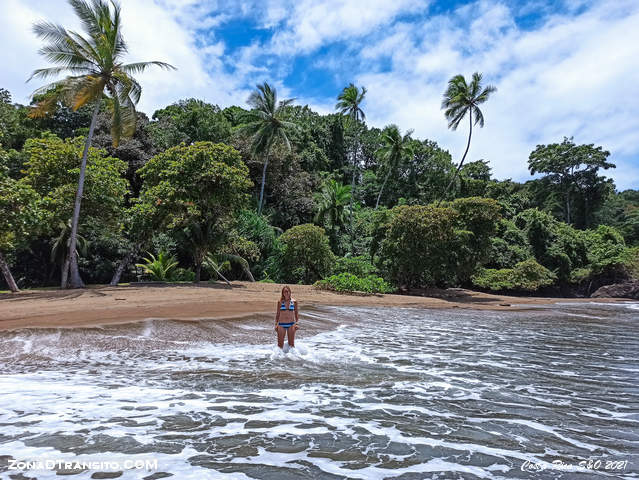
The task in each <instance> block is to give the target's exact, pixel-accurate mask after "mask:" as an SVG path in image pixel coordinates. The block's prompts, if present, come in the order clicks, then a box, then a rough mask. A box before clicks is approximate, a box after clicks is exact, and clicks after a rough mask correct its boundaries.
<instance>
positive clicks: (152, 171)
mask: <svg viewBox="0 0 639 480" xmlns="http://www.w3.org/2000/svg"><path fill="white" fill-rule="evenodd" d="M140 175H141V177H142V179H143V180H144V182H145V183H144V187H143V189H142V192H141V197H142V202H143V203H145V204H155V205H156V208H157V210H158V212H159V213H160V215H161V216H163V218H164V223H165V225H166V226H167V227H168V228H172V229H180V230H181V232H182V235H183V237H184V239H185V240H186V241H187V242H188V243H189V244H190V246H191V255H192V257H193V260H194V264H195V267H196V281H199V280H200V278H199V273H200V270H201V266H202V262H203V261H204V258H205V257H206V255H207V254H208V253H209V251H214V250H216V249H217V248H219V247H220V246H221V245H223V244H224V242H225V239H226V237H227V234H228V231H229V229H228V226H229V222H231V220H232V218H233V216H234V215H235V214H236V213H237V212H238V211H240V210H241V208H242V206H243V205H244V204H245V203H246V201H247V199H248V196H247V194H246V191H247V189H248V188H250V186H251V181H250V180H249V178H248V169H247V168H246V165H245V164H244V162H243V161H242V159H241V157H240V154H239V153H238V151H237V150H235V149H234V148H233V147H229V146H227V145H223V144H214V143H210V142H197V143H195V144H193V145H189V146H186V145H180V146H177V147H173V148H170V149H168V150H167V151H165V152H163V153H161V154H159V155H156V156H155V157H153V158H152V159H151V160H149V162H148V163H147V164H146V165H145V166H144V167H143V168H142V169H141V170H140Z"/></svg>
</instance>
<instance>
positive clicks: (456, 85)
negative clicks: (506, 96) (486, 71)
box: [440, 72, 497, 202]
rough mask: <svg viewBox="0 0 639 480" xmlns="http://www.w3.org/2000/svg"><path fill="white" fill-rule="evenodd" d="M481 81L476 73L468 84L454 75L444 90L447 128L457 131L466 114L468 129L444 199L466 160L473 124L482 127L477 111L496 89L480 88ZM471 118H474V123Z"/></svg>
mask: <svg viewBox="0 0 639 480" xmlns="http://www.w3.org/2000/svg"><path fill="white" fill-rule="evenodd" d="M481 80H482V74H481V73H478V72H475V73H473V76H472V79H471V81H470V83H467V82H466V79H465V78H464V76H463V75H455V76H454V77H453V78H451V79H450V80H449V81H448V88H447V89H446V92H444V99H443V100H442V109H445V111H444V115H446V119H447V120H448V128H450V129H452V130H457V127H458V126H459V123H460V122H461V121H462V120H463V119H464V117H465V116H466V114H468V126H469V129H468V143H467V144H466V150H465V151H464V155H463V156H462V159H461V161H460V162H459V165H458V166H457V170H455V172H454V173H453V178H451V179H450V182H449V183H448V186H447V187H446V190H445V191H444V194H443V196H442V197H445V196H446V195H447V194H448V191H449V190H450V187H451V186H452V185H453V182H454V181H455V178H457V175H458V174H459V171H460V170H461V168H462V166H463V165H464V160H466V155H467V154H468V149H469V148H470V139H471V137H472V134H473V124H475V125H478V124H479V126H480V127H483V126H484V115H483V113H482V112H481V110H480V109H479V106H480V105H481V104H482V103H484V102H485V101H486V100H488V98H489V97H490V95H491V94H492V93H494V92H496V91H497V88H496V87H494V86H493V85H488V86H486V87H482V84H481ZM473 116H474V117H475V120H474V122H473ZM440 202H441V200H440Z"/></svg>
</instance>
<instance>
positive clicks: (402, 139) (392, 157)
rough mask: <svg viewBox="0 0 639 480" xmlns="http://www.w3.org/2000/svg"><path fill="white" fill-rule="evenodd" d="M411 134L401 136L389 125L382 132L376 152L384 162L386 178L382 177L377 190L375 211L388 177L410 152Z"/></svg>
mask: <svg viewBox="0 0 639 480" xmlns="http://www.w3.org/2000/svg"><path fill="white" fill-rule="evenodd" d="M412 134H413V131H412V130H409V131H407V132H406V134H405V135H404V136H402V134H401V132H400V131H399V128H398V127H397V125H389V126H388V127H386V128H385V129H384V131H383V132H382V142H383V146H382V147H381V148H380V149H379V150H377V153H378V154H379V156H380V158H381V159H382V160H383V161H384V168H385V169H386V176H385V177H384V183H382V187H381V188H380V189H379V195H377V202H376V203H375V210H377V207H379V200H380V199H381V198H382V192H383V191H384V187H385V186H386V182H387V181H388V177H390V174H391V172H394V171H395V170H396V169H397V167H398V166H399V164H400V163H401V161H402V160H403V159H404V157H405V156H406V155H407V154H408V152H409V151H410V140H411V138H410V136H411V135H412Z"/></svg>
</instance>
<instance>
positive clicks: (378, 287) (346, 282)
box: [313, 273, 394, 293]
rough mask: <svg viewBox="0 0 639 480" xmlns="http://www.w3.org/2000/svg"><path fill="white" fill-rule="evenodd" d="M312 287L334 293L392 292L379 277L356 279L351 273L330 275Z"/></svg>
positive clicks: (368, 276)
mask: <svg viewBox="0 0 639 480" xmlns="http://www.w3.org/2000/svg"><path fill="white" fill-rule="evenodd" d="M313 286H314V287H315V288H319V289H320V290H331V291H334V292H365V293H390V292H392V291H394V289H393V287H392V286H391V285H390V284H388V283H387V282H385V281H384V279H383V278H381V277H377V276H375V275H367V276H365V277H358V276H357V275H353V274H352V273H340V274H339V275H331V276H330V277H328V278H325V279H323V280H319V281H317V282H315V284H314V285H313Z"/></svg>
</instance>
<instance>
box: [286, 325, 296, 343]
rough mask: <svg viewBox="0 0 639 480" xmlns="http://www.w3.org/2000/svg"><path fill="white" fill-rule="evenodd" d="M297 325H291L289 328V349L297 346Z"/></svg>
mask: <svg viewBox="0 0 639 480" xmlns="http://www.w3.org/2000/svg"><path fill="white" fill-rule="evenodd" d="M295 330H296V329H295V325H291V326H290V327H288V332H287V333H288V346H289V347H294V346H295Z"/></svg>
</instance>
